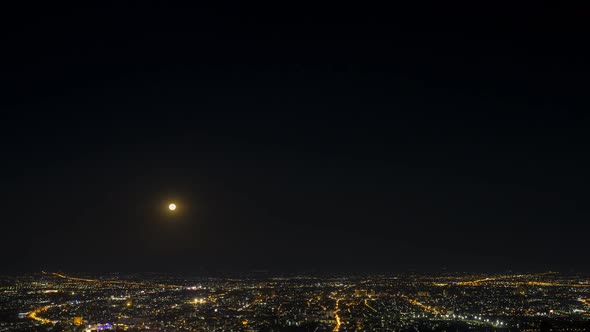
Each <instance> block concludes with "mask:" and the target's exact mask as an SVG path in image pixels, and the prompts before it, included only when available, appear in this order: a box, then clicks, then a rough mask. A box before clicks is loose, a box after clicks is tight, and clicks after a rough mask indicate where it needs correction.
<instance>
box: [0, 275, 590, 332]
mask: <svg viewBox="0 0 590 332" xmlns="http://www.w3.org/2000/svg"><path fill="white" fill-rule="evenodd" d="M0 294H1V303H2V307H1V308H0V312H2V318H3V319H2V321H1V323H0V330H2V331H100V330H117V331H125V330H129V331H334V332H335V331H343V332H344V331H506V332H508V331H515V332H516V331H522V332H527V331H528V332H534V331H539V332H542V331H543V332H544V331H571V332H575V331H580V332H582V331H588V330H589V329H590V276H588V275H564V274H561V273H554V272H545V273H534V274H512V273H510V274H502V275H476V274H438V275H427V274H383V275H363V276H354V277H351V276H337V275H329V276H312V275H299V276H279V277H270V276H259V275H258V276H257V275H243V276H239V277H238V276H232V277H207V278H205V277H194V276H193V277H190V276H185V277H180V276H174V275H169V274H156V273H146V274H128V275H126V274H106V275H85V274H72V275H70V274H62V273H50V272H43V273H37V274H31V275H21V276H17V277H14V276H13V277H3V278H2V284H1V288H0Z"/></svg>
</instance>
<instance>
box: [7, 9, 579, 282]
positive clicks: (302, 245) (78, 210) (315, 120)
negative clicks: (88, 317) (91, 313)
mask: <svg viewBox="0 0 590 332" xmlns="http://www.w3.org/2000/svg"><path fill="white" fill-rule="evenodd" d="M82 3H83V2H82ZM437 3H438V4H437ZM80 6H81V4H80V3H78V4H76V5H73V6H69V5H65V4H62V5H59V7H55V4H54V3H48V2H45V3H43V4H40V5H36V4H34V3H27V4H26V6H25V4H22V7H5V8H4V9H3V10H2V12H3V15H4V16H6V17H5V18H4V19H3V29H2V35H3V36H2V55H3V60H2V66H1V68H2V72H1V78H0V82H1V84H2V86H1V88H2V90H1V91H2V98H1V101H0V103H1V109H2V119H1V120H0V127H1V128H0V129H1V133H0V135H1V137H0V138H1V146H0V148H1V156H2V157H1V158H2V172H1V174H0V176H1V178H0V181H1V182H0V183H1V190H0V193H1V195H2V197H1V202H2V203H1V205H0V208H1V214H0V218H1V222H2V224H1V226H0V227H1V228H0V231H1V234H2V236H1V241H0V255H1V256H0V258H1V262H2V265H1V266H0V270H1V271H38V270H39V269H46V270H65V271H117V270H126V271H194V270H200V269H205V270H215V269H222V270H226V271H241V270H248V269H269V270H271V271H304V270H305V271H307V270H315V271H339V272H366V271H407V270H408V269H416V270H424V271H439V270H440V269H441V268H444V267H447V268H448V269H449V270H456V271H499V270H505V269H513V270H519V271H521V270H543V269H554V270H565V271H569V270H570V269H574V270H587V269H588V265H587V263H588V262H587V257H586V256H587V253H588V242H590V241H589V240H588V234H589V233H590V226H589V217H590V208H589V206H588V200H589V198H590V195H589V194H588V191H587V188H588V185H589V184H590V181H589V180H590V176H589V175H588V171H587V170H588V169H589V167H590V160H589V157H588V143H590V140H589V131H588V110H589V109H590V108H589V106H590V102H589V101H588V91H589V90H588V74H589V73H590V71H589V66H588V61H589V59H590V58H589V57H588V55H589V54H588V52H587V49H586V48H587V46H586V44H587V32H588V29H587V27H586V26H585V24H586V21H587V17H586V16H587V15H586V14H585V13H586V11H585V10H583V9H582V8H574V7H571V8H568V7H565V6H563V7H552V6H549V5H546V4H542V3H540V2H534V3H533V2H530V3H526V2H523V3H521V5H518V6H512V7H500V6H496V7H494V6H492V5H483V4H481V3H479V2H478V4H473V3H467V2H465V3H455V4H448V3H445V4H441V3H440V2H434V3H427V2H420V3H416V5H412V6H409V5H408V6H397V7H393V8H392V7H381V8H379V7H368V6H367V7H362V6H361V5H360V4H359V3H357V4H355V5H354V6H346V5H343V4H342V3H340V4H339V5H337V6H325V7H318V6H317V5H316V6H309V7H306V6H304V5H302V4H300V3H297V2H292V3H290V4H289V5H287V4H283V5H281V6H277V5H275V6H262V5H260V6H257V7H256V6H254V7H253V6H251V4H246V5H244V4H242V5H240V6H231V5H225V6H219V7H181V6H178V7H175V6H174V5H171V4H166V5H164V4H155V2H154V3H152V2H149V1H137V2H126V1H113V2H109V1H106V2H101V5H100V7H80ZM169 201H175V202H177V204H178V206H179V209H178V210H177V211H176V213H175V214H170V213H167V211H166V209H165V208H166V204H167V203H168V202H169Z"/></svg>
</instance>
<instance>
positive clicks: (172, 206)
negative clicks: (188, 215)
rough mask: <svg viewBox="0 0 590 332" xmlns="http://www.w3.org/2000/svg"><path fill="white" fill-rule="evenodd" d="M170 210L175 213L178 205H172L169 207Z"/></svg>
mask: <svg viewBox="0 0 590 332" xmlns="http://www.w3.org/2000/svg"><path fill="white" fill-rule="evenodd" d="M168 209H169V210H170V211H174V210H176V204H174V203H170V205H168Z"/></svg>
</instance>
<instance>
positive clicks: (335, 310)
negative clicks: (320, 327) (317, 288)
mask: <svg viewBox="0 0 590 332" xmlns="http://www.w3.org/2000/svg"><path fill="white" fill-rule="evenodd" d="M340 300H341V299H336V306H335V309H334V318H335V319H336V326H334V329H333V330H332V332H338V331H339V330H340V324H341V322H340V316H338V312H339V311H340V308H339V307H338V305H339V302H340Z"/></svg>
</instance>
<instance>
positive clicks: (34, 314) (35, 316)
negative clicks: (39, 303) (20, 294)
mask: <svg viewBox="0 0 590 332" xmlns="http://www.w3.org/2000/svg"><path fill="white" fill-rule="evenodd" d="M52 307H55V305H46V306H44V307H40V308H37V309H34V310H33V311H31V312H29V314H28V315H27V317H28V318H30V319H32V320H35V321H37V322H39V323H41V324H49V323H52V324H55V323H56V322H55V321H52V320H50V319H47V318H43V317H39V316H38V315H39V314H40V313H42V312H45V311H47V309H49V308H52Z"/></svg>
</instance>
